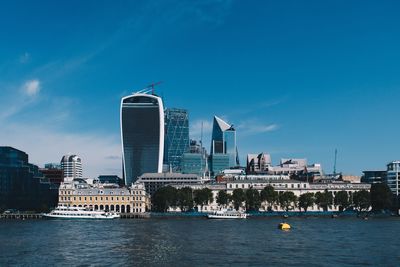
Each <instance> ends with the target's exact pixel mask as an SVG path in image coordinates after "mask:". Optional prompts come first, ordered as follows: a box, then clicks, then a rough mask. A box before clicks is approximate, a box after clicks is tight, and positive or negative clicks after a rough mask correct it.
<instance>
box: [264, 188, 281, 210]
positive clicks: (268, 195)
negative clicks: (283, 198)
mask: <svg viewBox="0 0 400 267" xmlns="http://www.w3.org/2000/svg"><path fill="white" fill-rule="evenodd" d="M260 199H261V201H266V202H267V203H268V205H269V206H268V210H272V207H273V206H274V205H276V203H277V202H278V192H276V191H275V189H274V187H273V186H271V185H267V186H266V187H264V189H263V190H261V193H260Z"/></svg>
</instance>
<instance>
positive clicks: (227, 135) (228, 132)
mask: <svg viewBox="0 0 400 267" xmlns="http://www.w3.org/2000/svg"><path fill="white" fill-rule="evenodd" d="M210 154H211V168H212V171H213V172H214V174H215V173H216V171H220V170H221V168H223V167H224V166H226V168H230V167H236V166H238V165H239V158H238V153H237V145H236V130H235V128H233V125H229V124H228V123H226V122H225V121H223V120H222V119H220V118H218V117H217V116H214V124H213V131H212V140H211V153H210ZM214 155H217V156H214ZM217 158H218V162H219V163H218V164H217V161H215V162H214V159H215V160H217ZM225 158H227V159H225ZM213 163H214V164H213ZM217 165H218V168H216V166H217Z"/></svg>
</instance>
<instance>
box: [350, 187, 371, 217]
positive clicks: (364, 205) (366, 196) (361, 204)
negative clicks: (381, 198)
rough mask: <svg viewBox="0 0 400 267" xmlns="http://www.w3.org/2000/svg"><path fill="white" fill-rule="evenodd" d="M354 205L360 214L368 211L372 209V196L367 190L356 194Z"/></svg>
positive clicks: (354, 195)
mask: <svg viewBox="0 0 400 267" xmlns="http://www.w3.org/2000/svg"><path fill="white" fill-rule="evenodd" d="M353 204H354V207H355V208H356V209H357V210H358V211H359V212H362V211H364V210H368V209H369V207H371V194H370V193H369V192H368V191H365V190H361V191H356V192H354V194H353Z"/></svg>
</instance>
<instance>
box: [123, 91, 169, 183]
mask: <svg viewBox="0 0 400 267" xmlns="http://www.w3.org/2000/svg"><path fill="white" fill-rule="evenodd" d="M121 138H122V154H123V176H124V177H123V178H124V181H125V185H131V184H132V183H134V182H135V181H136V180H137V177H138V176H140V175H142V174H143V173H154V172H162V164H163V155H164V107H163V102H162V100H161V98H160V97H158V96H156V95H150V94H133V95H131V96H127V97H124V98H123V99H122V101H121Z"/></svg>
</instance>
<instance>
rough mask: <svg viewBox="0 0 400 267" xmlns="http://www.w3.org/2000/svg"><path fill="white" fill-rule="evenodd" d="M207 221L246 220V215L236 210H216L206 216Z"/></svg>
mask: <svg viewBox="0 0 400 267" xmlns="http://www.w3.org/2000/svg"><path fill="white" fill-rule="evenodd" d="M207 218H208V219H246V218H247V214H246V213H244V212H239V211H236V210H218V211H214V212H213V213H209V214H207Z"/></svg>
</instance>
